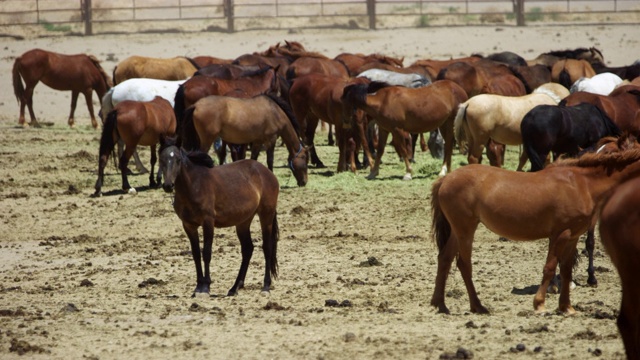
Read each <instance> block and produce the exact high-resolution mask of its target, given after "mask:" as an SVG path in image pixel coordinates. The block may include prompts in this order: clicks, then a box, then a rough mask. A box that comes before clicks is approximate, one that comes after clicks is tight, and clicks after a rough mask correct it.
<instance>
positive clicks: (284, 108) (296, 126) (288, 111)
mask: <svg viewBox="0 0 640 360" xmlns="http://www.w3.org/2000/svg"><path fill="white" fill-rule="evenodd" d="M264 96H266V97H268V98H269V99H271V100H273V102H274V103H276V105H278V106H279V107H280V109H282V111H284V113H285V115H287V118H289V121H290V122H291V125H292V126H293V128H294V129H295V131H296V134H300V132H301V130H300V125H299V124H298V120H297V119H296V116H295V115H294V114H293V110H292V109H291V105H289V103H287V102H286V101H284V100H283V99H282V98H281V97H279V96H277V95H275V94H264Z"/></svg>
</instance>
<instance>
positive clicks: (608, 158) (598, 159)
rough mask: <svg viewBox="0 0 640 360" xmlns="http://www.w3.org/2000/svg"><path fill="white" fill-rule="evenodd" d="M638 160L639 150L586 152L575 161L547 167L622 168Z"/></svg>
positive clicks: (567, 160) (560, 161)
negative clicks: (602, 152) (600, 152)
mask: <svg viewBox="0 0 640 360" xmlns="http://www.w3.org/2000/svg"><path fill="white" fill-rule="evenodd" d="M638 160H640V149H628V150H622V151H618V152H611V153H604V154H598V153H595V152H588V153H585V154H584V155H582V156H581V157H579V158H577V159H560V160H558V161H556V162H553V163H551V164H549V165H548V166H547V167H548V168H549V167H555V166H563V167H565V166H575V167H581V168H593V167H599V166H604V167H605V168H607V169H616V168H618V169H619V168H624V167H625V166H627V165H630V164H633V163H635V162H638Z"/></svg>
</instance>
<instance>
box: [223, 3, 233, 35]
mask: <svg viewBox="0 0 640 360" xmlns="http://www.w3.org/2000/svg"><path fill="white" fill-rule="evenodd" d="M224 16H226V17H227V32H230V33H231V32H234V31H235V30H234V26H233V0H224Z"/></svg>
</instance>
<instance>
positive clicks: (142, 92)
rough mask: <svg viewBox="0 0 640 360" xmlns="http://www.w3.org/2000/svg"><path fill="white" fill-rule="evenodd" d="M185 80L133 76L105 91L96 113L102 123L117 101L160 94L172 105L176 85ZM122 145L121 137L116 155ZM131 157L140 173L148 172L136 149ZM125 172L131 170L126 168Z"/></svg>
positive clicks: (145, 98) (139, 98) (151, 98)
mask: <svg viewBox="0 0 640 360" xmlns="http://www.w3.org/2000/svg"><path fill="white" fill-rule="evenodd" d="M185 81H186V80H174V81H170V80H158V79H147V78H133V79H128V80H125V81H123V82H121V83H120V84H118V85H116V86H114V87H112V88H111V89H109V91H107V93H106V94H105V95H104V96H103V97H102V101H101V103H102V107H101V108H100V111H98V115H99V116H100V118H101V119H102V122H103V123H104V121H105V116H106V115H107V114H108V113H109V112H111V110H113V107H114V106H115V105H117V104H118V103H120V102H122V101H125V100H131V101H151V100H153V98H155V97H156V96H160V97H161V98H163V99H165V100H167V101H168V102H169V103H170V104H171V107H173V103H174V98H175V96H176V91H177V90H178V86H180V84H182V83H184V82H185ZM123 145H124V144H123V142H122V139H120V141H118V157H120V156H121V155H122V151H123ZM133 158H134V161H135V163H136V168H137V169H138V171H139V172H140V173H143V174H144V173H147V172H149V170H147V169H146V168H145V167H144V165H143V164H142V162H141V161H140V157H139V156H138V150H135V151H134V152H133ZM127 173H131V172H130V171H129V170H127Z"/></svg>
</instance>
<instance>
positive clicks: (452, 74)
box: [437, 59, 531, 97]
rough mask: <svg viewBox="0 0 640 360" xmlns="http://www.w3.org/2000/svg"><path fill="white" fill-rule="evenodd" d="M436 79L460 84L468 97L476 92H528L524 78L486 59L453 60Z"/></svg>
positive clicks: (511, 93)
mask: <svg viewBox="0 0 640 360" xmlns="http://www.w3.org/2000/svg"><path fill="white" fill-rule="evenodd" d="M437 79H438V80H445V79H447V80H451V81H454V82H456V83H457V84H458V85H460V86H461V87H462V88H463V89H464V90H465V92H466V93H467V96H468V97H473V96H475V95H478V94H499V95H508V96H522V95H526V94H527V93H530V92H531V91H529V90H528V85H527V84H525V83H523V80H524V78H522V77H518V76H516V75H514V73H513V72H512V70H511V68H509V67H508V66H507V65H505V64H502V63H499V62H496V61H493V60H487V59H481V60H478V61H474V62H455V63H453V64H451V65H449V66H447V67H445V68H443V69H442V70H441V71H440V72H439V73H438V76H437Z"/></svg>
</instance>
